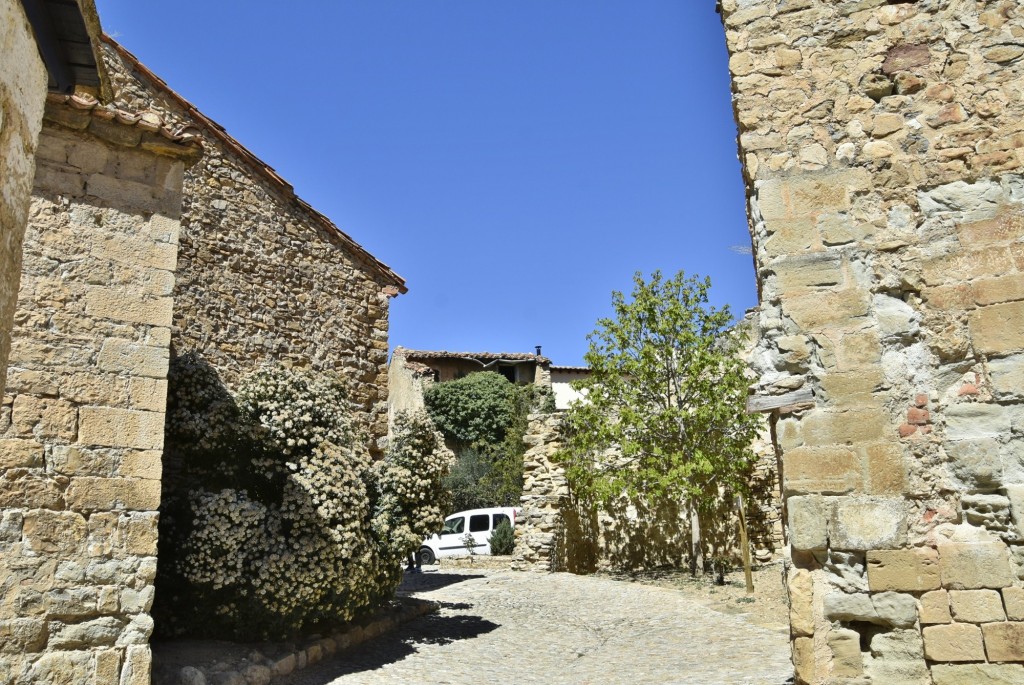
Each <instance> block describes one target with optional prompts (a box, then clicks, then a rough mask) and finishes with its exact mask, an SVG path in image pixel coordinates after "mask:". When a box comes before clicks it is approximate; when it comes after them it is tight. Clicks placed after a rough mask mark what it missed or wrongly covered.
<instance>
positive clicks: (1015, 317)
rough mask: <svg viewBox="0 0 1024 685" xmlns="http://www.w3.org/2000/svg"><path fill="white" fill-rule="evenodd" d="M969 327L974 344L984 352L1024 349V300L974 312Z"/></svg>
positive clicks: (998, 353)
mask: <svg viewBox="0 0 1024 685" xmlns="http://www.w3.org/2000/svg"><path fill="white" fill-rule="evenodd" d="M970 330H971V340H973V341H974V347H975V349H976V350H977V351H978V352H981V353H982V354H989V355H1002V354H1008V353H1011V352H1020V351H1022V350H1024V302H1009V303H1006V304H994V305H991V306H988V307H982V308H980V309H977V310H975V311H973V312H971V315H970Z"/></svg>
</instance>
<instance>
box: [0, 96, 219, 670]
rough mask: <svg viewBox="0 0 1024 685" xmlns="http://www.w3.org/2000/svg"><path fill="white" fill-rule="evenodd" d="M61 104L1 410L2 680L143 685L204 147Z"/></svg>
mask: <svg viewBox="0 0 1024 685" xmlns="http://www.w3.org/2000/svg"><path fill="white" fill-rule="evenodd" d="M51 100H52V101H51V103H50V104H48V105H47V109H46V119H47V123H46V125H45V127H44V129H43V132H42V135H41V137H40V140H39V147H38V152H37V155H38V156H37V162H36V175H35V187H34V190H33V198H32V204H31V210H30V218H29V226H28V230H27V231H26V234H25V241H24V266H23V273H22V278H21V289H20V293H19V296H18V303H17V313H16V316H15V326H14V332H13V340H14V343H13V346H12V351H11V356H10V366H9V369H8V374H7V393H8V394H7V395H5V396H4V401H3V408H2V411H0V478H2V486H0V604H2V609H3V613H2V615H0V681H2V682H5V683H8V682H10V683H19V684H20V683H68V684H69V685H70V684H72V683H74V684H78V683H93V682H96V683H117V682H120V683H121V684H122V685H143V684H146V683H148V682H149V669H150V665H149V664H150V651H149V646H148V644H147V643H148V638H149V634H150V631H151V629H152V625H153V621H152V619H151V618H150V616H149V613H148V611H149V608H150V605H151V603H152V600H153V579H154V576H155V573H156V533H157V506H158V505H159V500H160V468H161V448H162V443H163V427H164V406H165V401H166V392H167V390H166V374H167V363H168V354H169V345H170V339H171V329H170V326H171V299H170V294H171V289H172V287H173V284H174V268H175V261H176V257H177V243H178V233H179V214H180V207H181V179H182V173H183V170H184V168H185V165H186V164H187V163H189V162H192V161H194V160H195V158H196V157H197V156H198V152H199V148H198V147H197V146H195V145H193V144H191V143H188V142H187V141H186V140H184V139H181V138H177V137H175V136H173V135H172V134H171V133H170V132H169V131H166V130H162V129H161V128H160V122H159V120H156V119H153V118H139V117H137V116H134V115H129V114H126V113H116V112H114V111H113V110H107V109H103V108H97V107H96V102H95V101H94V100H88V99H86V100H81V99H75V100H73V101H72V100H69V99H65V98H56V99H53V98H51Z"/></svg>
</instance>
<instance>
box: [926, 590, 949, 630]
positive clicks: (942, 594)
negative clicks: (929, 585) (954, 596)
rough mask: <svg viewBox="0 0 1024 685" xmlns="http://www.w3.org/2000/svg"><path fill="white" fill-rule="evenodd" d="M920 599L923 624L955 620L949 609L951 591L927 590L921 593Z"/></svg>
mask: <svg viewBox="0 0 1024 685" xmlns="http://www.w3.org/2000/svg"><path fill="white" fill-rule="evenodd" d="M920 601H921V606H920V607H919V612H920V614H919V615H920V617H921V625H930V624H934V623H952V622H953V615H952V613H951V612H950V609H949V593H948V592H947V591H946V590H932V591H931V592H926V593H924V594H923V595H921V600H920Z"/></svg>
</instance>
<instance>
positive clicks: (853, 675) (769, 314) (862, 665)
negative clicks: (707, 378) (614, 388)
mask: <svg viewBox="0 0 1024 685" xmlns="http://www.w3.org/2000/svg"><path fill="white" fill-rule="evenodd" d="M721 13H722V19H723V22H724V26H725V31H726V40H727V45H728V49H729V53H730V59H729V69H730V71H731V75H732V83H733V92H734V106H735V113H736V120H737V122H738V126H739V147H740V157H741V162H742V166H743V173H744V178H745V181H746V186H747V194H748V199H749V219H750V229H751V235H752V239H753V247H754V251H755V260H756V266H757V281H758V288H759V292H760V299H761V306H760V312H759V328H760V333H761V342H760V344H759V348H758V349H757V350H756V352H755V364H756V366H757V370H758V371H759V373H760V383H759V388H758V390H759V392H760V393H761V394H764V395H784V394H786V393H790V392H793V391H794V390H798V389H801V388H810V389H811V390H813V394H814V397H815V403H814V405H813V406H811V407H803V408H791V409H788V410H786V409H784V410H779V411H776V412H775V414H774V416H773V421H774V434H775V436H776V438H775V439H776V443H777V447H778V449H779V450H780V451H781V453H782V462H783V474H782V475H783V487H784V495H785V498H786V510H787V513H786V515H787V520H788V533H789V540H790V545H791V563H790V569H789V572H788V585H789V594H790V599H791V617H790V619H791V621H790V623H791V636H792V646H793V661H794V665H795V668H796V675H797V680H798V682H800V683H815V684H821V683H837V684H838V683H873V684H880V683H900V684H901V685H914V684H918V683H921V684H925V683H935V684H938V685H952V684H954V683H963V684H967V683H981V682H984V683H1022V682H1024V544H1022V543H1024V435H1022V434H1024V175H1022V173H1024V73H1022V72H1024V7H1022V6H1021V4H1020V3H1019V2H1014V1H999V0H992V1H988V2H985V1H980V0H978V1H976V0H946V1H942V2H940V1H938V0H921V1H919V2H913V1H903V2H893V1H890V2H886V1H885V0H861V1H846V2H842V1H828V2H825V1H822V0H723V1H722V2H721Z"/></svg>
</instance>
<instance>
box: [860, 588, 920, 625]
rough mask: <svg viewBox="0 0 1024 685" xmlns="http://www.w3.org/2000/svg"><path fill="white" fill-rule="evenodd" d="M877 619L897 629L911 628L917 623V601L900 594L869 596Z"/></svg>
mask: <svg viewBox="0 0 1024 685" xmlns="http://www.w3.org/2000/svg"><path fill="white" fill-rule="evenodd" d="M871 603H872V604H873V605H874V607H875V614H876V615H877V616H878V619H879V620H880V621H881V622H883V623H886V624H888V625H893V626H896V627H897V628H912V627H913V626H914V624H916V623H917V600H916V599H914V596H913V595H908V594H903V593H900V592H881V593H878V594H876V595H872V596H871Z"/></svg>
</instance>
